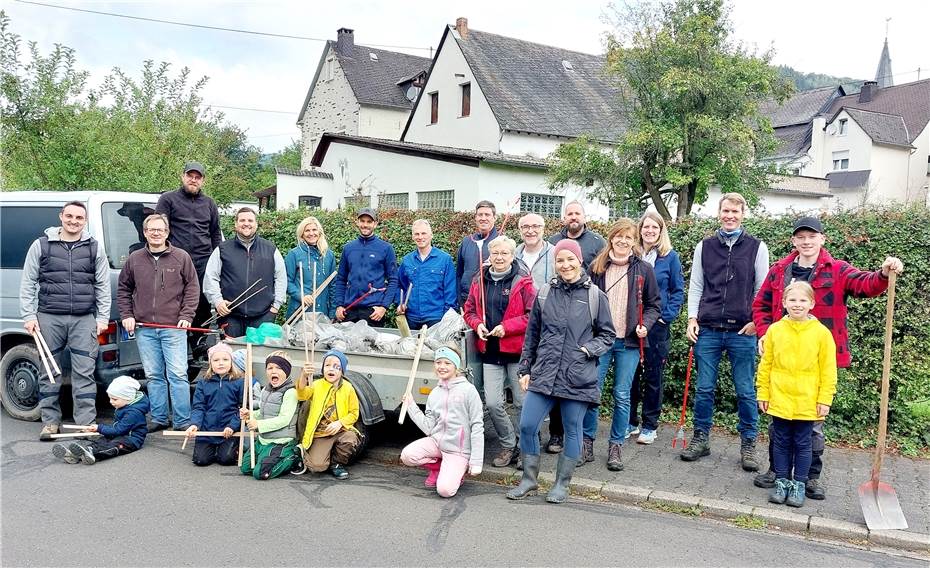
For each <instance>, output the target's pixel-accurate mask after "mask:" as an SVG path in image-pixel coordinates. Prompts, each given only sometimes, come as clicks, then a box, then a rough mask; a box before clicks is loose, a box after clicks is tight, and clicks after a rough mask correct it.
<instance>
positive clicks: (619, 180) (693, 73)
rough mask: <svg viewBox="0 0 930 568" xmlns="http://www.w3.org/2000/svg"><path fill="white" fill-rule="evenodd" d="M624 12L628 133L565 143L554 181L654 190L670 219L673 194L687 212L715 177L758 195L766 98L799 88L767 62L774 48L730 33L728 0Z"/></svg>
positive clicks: (613, 65) (622, 85) (638, 192)
mask: <svg viewBox="0 0 930 568" xmlns="http://www.w3.org/2000/svg"><path fill="white" fill-rule="evenodd" d="M616 16H617V18H616V19H617V21H618V22H620V24H619V25H618V27H617V31H616V33H615V35H612V36H610V37H608V49H607V57H606V73H607V74H608V75H609V76H611V77H613V78H614V80H615V81H616V84H617V92H618V109H619V116H618V117H617V119H619V120H620V121H621V124H624V125H625V126H626V128H625V131H624V134H623V135H622V136H621V138H620V139H619V140H616V141H614V143H610V144H604V143H599V142H596V141H593V140H590V139H587V138H579V139H577V140H575V141H573V142H571V143H568V144H563V145H562V146H561V147H560V148H559V149H558V150H557V151H556V152H555V153H554V163H553V165H552V167H551V168H550V174H549V183H550V187H551V188H553V189H555V188H559V187H563V186H565V185H566V184H568V183H578V184H582V185H587V186H589V187H591V188H592V189H591V192H590V194H591V195H592V196H593V197H595V198H599V199H601V200H602V201H604V202H605V203H610V202H616V201H633V202H635V203H638V204H640V205H642V204H644V203H645V202H646V201H647V200H651V201H652V202H653V203H654V204H655V206H656V208H657V209H658V210H659V212H660V213H661V214H662V215H663V216H664V217H665V218H666V219H670V218H671V217H672V215H671V213H670V211H669V208H668V203H669V202H670V201H671V200H677V215H678V216H684V215H687V214H688V213H690V211H691V207H692V205H693V204H694V203H696V202H697V203H703V202H704V201H705V200H706V199H707V190H708V188H709V187H710V186H711V185H714V184H719V185H720V187H721V188H722V190H723V191H740V192H742V193H744V194H745V195H746V197H747V199H749V200H750V201H754V200H756V199H757V196H756V190H757V189H758V188H761V187H765V186H766V185H767V175H768V174H769V173H770V171H769V168H768V166H766V165H764V163H763V162H762V161H761V159H762V158H763V157H765V156H766V155H769V154H770V153H771V152H772V150H774V148H775V138H774V136H773V135H772V129H771V126H770V124H769V122H768V120H767V119H766V118H765V117H764V116H762V115H761V114H760V113H759V107H760V104H761V103H762V102H764V101H766V100H769V99H775V100H777V101H783V100H784V99H785V98H787V96H788V95H789V94H790V92H791V86H790V85H789V83H788V82H787V81H786V80H784V79H782V78H781V77H779V74H778V72H777V70H775V69H774V68H773V67H771V66H770V65H769V62H770V61H771V58H772V52H771V51H768V52H766V53H764V54H762V55H757V54H755V53H754V52H749V51H747V50H746V49H745V48H744V47H743V46H742V45H740V44H738V43H734V42H733V41H732V40H731V38H730V36H731V24H730V22H729V15H728V10H727V8H726V7H725V5H724V3H723V0H663V1H662V2H660V3H653V2H649V1H648V0H640V2H639V3H637V4H631V5H627V6H625V7H624V8H623V9H621V10H619V11H618V12H617V14H616Z"/></svg>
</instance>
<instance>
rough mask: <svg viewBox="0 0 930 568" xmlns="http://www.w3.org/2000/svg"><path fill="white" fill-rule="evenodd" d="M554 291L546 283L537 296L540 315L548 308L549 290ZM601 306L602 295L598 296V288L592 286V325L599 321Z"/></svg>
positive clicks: (589, 298) (590, 296) (590, 295)
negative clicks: (598, 314)
mask: <svg viewBox="0 0 930 568" xmlns="http://www.w3.org/2000/svg"><path fill="white" fill-rule="evenodd" d="M550 289H552V286H551V285H550V284H549V283H548V282H546V283H545V284H543V285H542V287H541V288H540V289H539V292H537V294H536V299H537V300H538V301H539V313H540V314H541V313H542V311H543V308H545V307H546V296H548V295H549V290H550ZM600 304H601V295H600V294H598V289H597V286H595V285H594V284H591V285H590V286H588V310H589V311H590V312H591V325H594V322H595V321H597V312H598V310H599V309H600Z"/></svg>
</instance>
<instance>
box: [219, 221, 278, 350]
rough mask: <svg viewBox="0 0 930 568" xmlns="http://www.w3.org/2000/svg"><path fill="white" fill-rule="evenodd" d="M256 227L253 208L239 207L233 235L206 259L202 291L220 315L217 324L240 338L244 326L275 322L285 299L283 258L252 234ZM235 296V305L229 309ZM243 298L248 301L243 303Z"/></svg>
mask: <svg viewBox="0 0 930 568" xmlns="http://www.w3.org/2000/svg"><path fill="white" fill-rule="evenodd" d="M257 230H258V221H257V219H256V217H255V211H254V210H252V209H250V208H248V207H243V208H241V209H239V210H238V211H236V238H234V239H230V240H228V241H224V242H223V243H221V244H220V246H219V247H217V248H216V250H214V251H213V254H211V255H210V260H209V261H207V271H206V274H205V276H204V281H203V292H204V294H205V295H206V296H207V300H208V301H209V302H210V304H211V305H213V307H215V308H216V312H217V313H218V314H219V315H220V320H219V324H220V325H221V326H223V325H226V326H227V327H226V335H229V336H230V337H241V336H243V335H245V330H246V328H249V327H258V326H259V325H261V324H262V323H263V322H266V321H274V318H275V316H276V315H277V313H278V309H279V308H280V307H281V304H283V303H284V300H285V294H286V292H287V272H286V271H285V268H284V259H283V258H282V257H281V253H280V252H278V249H277V248H275V246H274V244H273V243H272V242H271V241H269V240H267V239H263V238H262V237H259V236H258V235H256V234H255V233H256V231H257ZM256 282H258V284H255V283H256ZM253 284H255V285H254V286H252V285H253ZM250 286H252V288H251V289H249V287H250ZM253 294H254V295H253ZM240 296H241V298H239V297H240ZM237 298H239V301H238V302H237V304H238V305H236V306H234V307H232V308H230V305H231V304H232V303H233V300H236V299H237ZM245 298H248V300H246V301H244V302H243V301H242V300H243V299H245Z"/></svg>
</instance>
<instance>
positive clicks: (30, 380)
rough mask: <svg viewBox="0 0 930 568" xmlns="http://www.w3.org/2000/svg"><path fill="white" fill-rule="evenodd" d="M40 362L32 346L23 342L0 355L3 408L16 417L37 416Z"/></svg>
mask: <svg viewBox="0 0 930 568" xmlns="http://www.w3.org/2000/svg"><path fill="white" fill-rule="evenodd" d="M40 369H42V363H41V362H40V360H39V352H38V350H37V349H36V348H35V346H33V345H30V344H28V343H23V344H21V345H17V346H15V347H13V348H11V349H9V350H8V351H7V352H6V353H4V354H3V359H0V399H2V401H3V408H5V409H6V411H7V412H8V413H9V414H10V416H12V417H13V418H17V419H19V420H30V421H33V422H34V421H36V420H38V419H39V417H40V414H41V411H40V410H39V377H40V376H41V375H42V372H43V371H41V370H40Z"/></svg>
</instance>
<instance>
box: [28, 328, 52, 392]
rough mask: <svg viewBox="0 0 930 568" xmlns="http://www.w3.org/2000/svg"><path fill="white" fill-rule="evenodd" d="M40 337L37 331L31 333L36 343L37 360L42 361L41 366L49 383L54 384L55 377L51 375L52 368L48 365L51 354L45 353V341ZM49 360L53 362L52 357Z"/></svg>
mask: <svg viewBox="0 0 930 568" xmlns="http://www.w3.org/2000/svg"><path fill="white" fill-rule="evenodd" d="M40 337H42V334H41V333H40V332H39V330H38V329H37V330H35V331H34V332H33V333H32V338H33V339H34V340H35V342H36V349H38V350H39V359H41V360H42V366H43V367H44V368H45V374H46V375H48V380H49V381H51V383H52V384H55V375H54V373H52V367H51V366H50V365H49V358H50V355H51V353H48V352H46V349H48V347H46V346H45V341H44V340H43V339H39V338H40ZM51 359H52V360H54V357H51Z"/></svg>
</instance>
